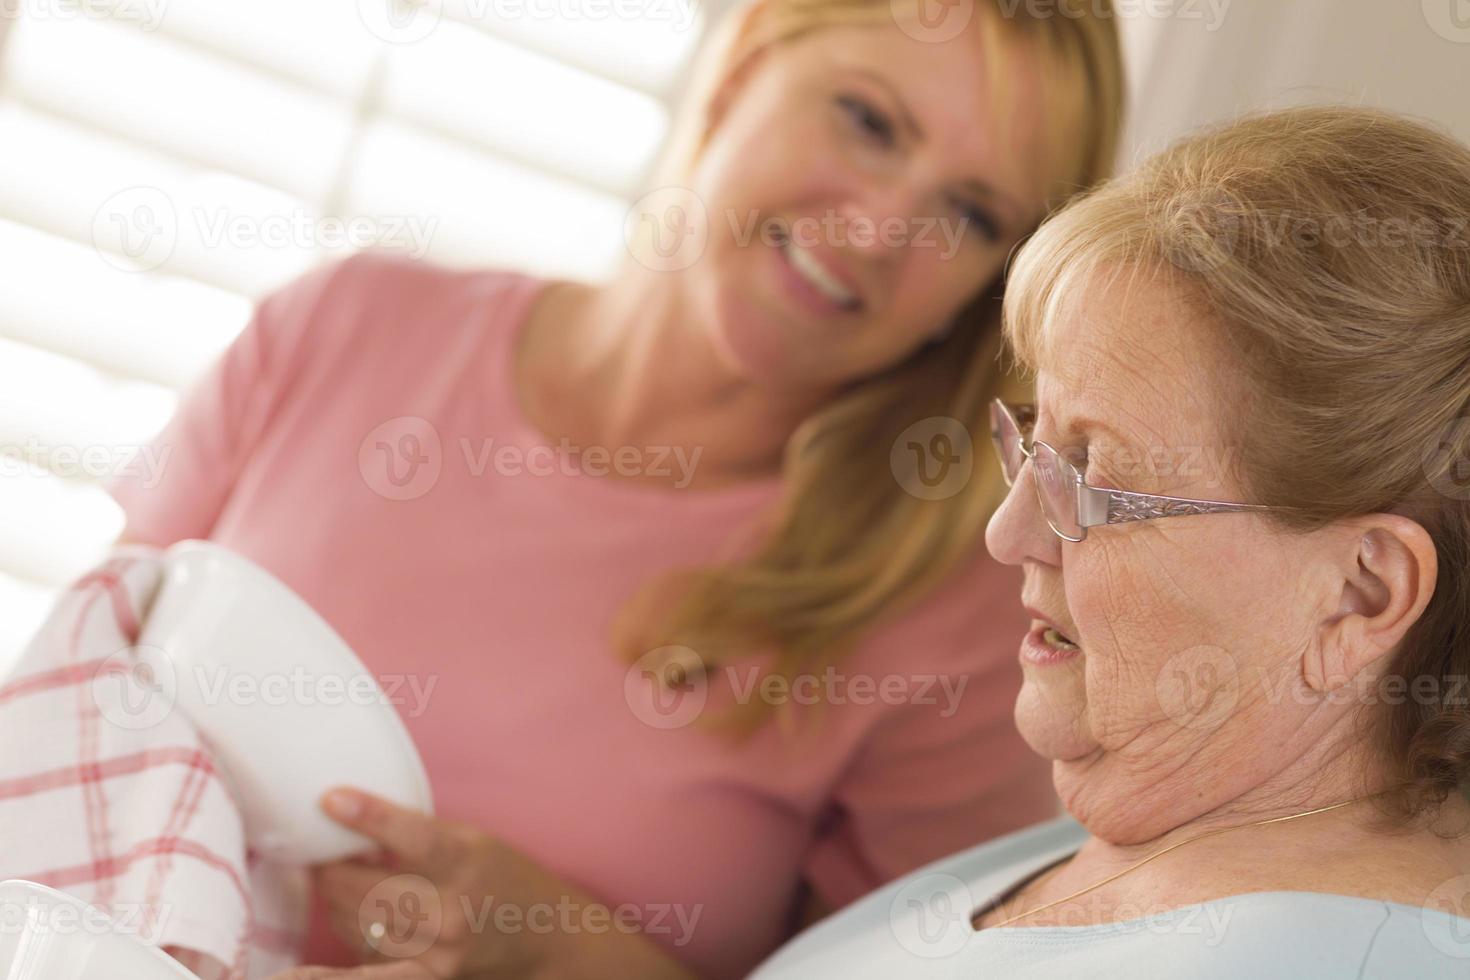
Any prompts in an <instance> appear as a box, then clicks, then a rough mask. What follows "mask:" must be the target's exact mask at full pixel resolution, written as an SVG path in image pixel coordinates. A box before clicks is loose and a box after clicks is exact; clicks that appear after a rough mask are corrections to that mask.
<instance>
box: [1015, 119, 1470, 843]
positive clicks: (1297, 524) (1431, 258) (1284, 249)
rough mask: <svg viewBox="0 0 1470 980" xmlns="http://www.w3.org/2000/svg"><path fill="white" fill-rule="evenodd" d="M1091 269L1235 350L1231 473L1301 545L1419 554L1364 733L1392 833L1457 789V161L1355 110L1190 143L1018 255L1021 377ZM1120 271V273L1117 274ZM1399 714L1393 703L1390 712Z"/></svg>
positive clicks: (1468, 440)
mask: <svg viewBox="0 0 1470 980" xmlns="http://www.w3.org/2000/svg"><path fill="white" fill-rule="evenodd" d="M1104 268H1106V269H1107V270H1109V271H1108V272H1106V273H1104V274H1107V275H1120V274H1132V275H1138V274H1145V275H1163V276H1165V277H1168V278H1169V279H1170V280H1172V281H1175V282H1177V283H1179V284H1181V285H1182V287H1183V288H1184V289H1185V290H1187V292H1188V294H1189V295H1191V296H1193V297H1194V298H1195V299H1197V300H1199V301H1200V302H1199V305H1200V306H1201V308H1202V310H1203V311H1204V313H1205V320H1206V322H1207V323H1209V324H1211V325H1213V326H1218V328H1219V330H1220V331H1221V336H1222V339H1224V340H1226V341H1227V343H1226V344H1225V345H1224V346H1222V347H1221V349H1222V350H1229V351H1232V352H1234V354H1233V356H1235V357H1237V358H1238V365H1234V366H1233V367H1235V368H1237V369H1238V370H1239V371H1240V372H1241V374H1242V376H1243V378H1244V386H1245V389H1246V390H1247V391H1249V404H1237V405H1235V406H1234V409H1233V412H1232V417H1230V418H1228V419H1227V420H1226V422H1227V425H1226V431H1227V433H1228V436H1227V438H1228V439H1229V440H1230V441H1229V443H1228V444H1229V445H1233V446H1239V447H1241V449H1242V453H1241V456H1240V457H1239V458H1238V460H1237V464H1236V475H1237V478H1238V482H1239V483H1240V484H1241V487H1242V491H1243V492H1244V493H1245V494H1246V495H1247V499H1248V501H1250V502H1254V503H1263V504H1271V505H1278V506H1285V507H1291V508H1295V510H1293V511H1279V512H1274V513H1271V514H1270V515H1269V518H1268V519H1270V520H1274V521H1278V522H1280V524H1281V526H1283V527H1287V528H1293V529H1298V530H1302V531H1307V530H1312V529H1316V528H1320V527H1323V526H1326V525H1327V524H1329V523H1331V522H1333V521H1335V520H1339V519H1342V518H1346V517H1350V516H1355V515H1362V514H1370V513H1386V512H1395V513H1399V514H1402V515H1407V516H1410V517H1412V518H1413V519H1414V520H1416V521H1418V522H1419V523H1420V524H1421V525H1422V526H1423V527H1424V528H1425V530H1426V531H1427V532H1428V533H1429V535H1430V536H1431V537H1432V539H1433V540H1434V544H1435V548H1436V551H1437V555H1438V563H1439V570H1438V581H1437V583H1436V586H1435V591H1434V595H1433V597H1432V598H1431V600H1430V602H1429V605H1428V607H1427V608H1426V609H1425V611H1424V614H1423V616H1422V617H1421V618H1420V619H1419V620H1418V622H1416V623H1415V624H1414V626H1413V627H1412V628H1411V630H1410V631H1409V633H1408V634H1407V635H1406V636H1405V638H1404V640H1403V642H1402V644H1401V648H1400V649H1399V651H1398V652H1397V654H1396V661H1395V662H1394V663H1393V664H1392V665H1391V666H1390V668H1389V671H1390V676H1392V677H1396V678H1401V679H1404V680H1406V682H1407V683H1408V684H1409V685H1411V689H1412V685H1414V684H1416V683H1420V682H1419V681H1418V679H1420V678H1424V679H1429V681H1430V682H1429V683H1421V685H1420V691H1423V690H1426V689H1430V690H1433V691H1434V692H1436V693H1435V695H1434V696H1433V697H1424V696H1421V695H1419V694H1415V695H1414V696H1402V697H1400V696H1395V695H1392V692H1391V691H1390V692H1384V694H1385V697H1384V701H1385V702H1387V703H1389V704H1390V705H1391V707H1390V708H1389V710H1387V711H1382V712H1376V713H1372V714H1370V715H1368V716H1367V717H1368V718H1369V720H1370V721H1371V723H1372V724H1373V725H1374V726H1375V729H1376V730H1375V733H1374V737H1375V739H1376V741H1377V743H1378V745H1379V747H1380V748H1381V750H1382V755H1383V757H1384V758H1386V759H1387V760H1389V761H1390V764H1391V766H1392V767H1393V769H1394V770H1395V772H1396V773H1397V775H1398V776H1399V777H1401V778H1402V780H1403V782H1404V785H1405V787H1406V788H1405V790H1404V791H1403V792H1401V793H1398V794H1396V795H1393V796H1391V797H1389V798H1388V801H1387V802H1388V803H1389V806H1388V808H1387V809H1388V810H1389V811H1390V812H1391V813H1394V814H1397V815H1398V816H1399V817H1402V818H1405V819H1407V818H1409V817H1411V816H1413V815H1414V814H1416V813H1419V812H1423V811H1424V810H1425V809H1427V808H1428V807H1431V806H1433V805H1434V804H1436V803H1438V802H1442V801H1443V800H1444V799H1446V798H1447V797H1448V796H1449V795H1450V794H1451V793H1453V792H1454V791H1456V789H1463V788H1464V787H1465V785H1466V780H1467V775H1470V706H1467V698H1470V689H1467V688H1466V687H1465V684H1466V679H1467V677H1470V479H1467V478H1470V472H1466V468H1467V467H1470V148H1467V147H1465V146H1464V145H1462V144H1460V143H1457V142H1455V141H1454V140H1453V139H1451V138H1449V137H1448V136H1446V135H1444V134H1442V133H1440V132H1437V131H1435V130H1434V129H1431V128H1429V127H1427V126H1425V125H1421V124H1419V123H1416V122H1413V121H1410V120H1408V119H1405V118H1402V117H1398V116H1395V115H1392V114H1389V113H1385V112H1381V111H1375V110H1370V109H1363V108H1337V107H1314V108H1300V109H1292V110H1287V111H1281V112H1274V113H1270V114H1265V115H1261V116H1257V117H1253V118H1248V119H1244V120H1241V121H1239V122H1236V123H1233V124H1231V125H1228V126H1225V127H1223V128H1217V129H1213V130H1209V131H1206V132H1203V133H1201V134H1199V135H1197V136H1194V137H1192V138H1189V139H1186V140H1184V141H1183V142H1181V143H1179V144H1177V145H1175V146H1174V147H1172V148H1170V149H1169V150H1167V151H1165V152H1164V153H1162V154H1160V155H1159V156H1156V157H1154V158H1152V159H1151V160H1149V161H1148V162H1146V163H1145V164H1144V165H1143V166H1142V167H1141V168H1140V169H1138V170H1136V171H1134V172H1132V173H1130V174H1129V175H1127V176H1125V177H1122V178H1119V179H1118V180H1116V181H1114V182H1112V183H1109V184H1107V185H1104V186H1103V187H1101V188H1100V189H1098V190H1097V191H1096V192H1095V193H1093V194H1091V195H1089V196H1087V197H1086V198H1083V199H1080V200H1078V201H1076V202H1074V204H1073V205H1072V206H1071V207H1069V208H1067V209H1065V210H1064V211H1062V212H1060V213H1059V214H1057V215H1055V216H1054V217H1053V218H1052V219H1051V220H1050V221H1048V222H1047V223H1046V224H1044V225H1043V227H1042V228H1041V229H1040V230H1039V231H1038V232H1037V233H1036V235H1034V236H1033V237H1032V239H1031V240H1030V241H1029V242H1028V243H1027V244H1026V245H1025V246H1024V247H1023V248H1022V249H1021V250H1020V251H1019V252H1018V253H1017V255H1016V257H1015V261H1014V263H1013V266H1012V268H1011V270H1010V276H1009V287H1008V291H1007V296H1006V309H1005V330H1006V335H1007V338H1008V340H1009V341H1010V343H1011V345H1012V346H1013V348H1014V350H1015V352H1016V353H1017V355H1018V356H1019V358H1020V360H1021V362H1022V364H1023V366H1025V367H1027V368H1033V369H1034V368H1037V367H1038V366H1040V365H1043V364H1045V363H1047V362H1048V361H1049V360H1050V359H1051V358H1052V357H1053V356H1054V352H1053V351H1051V350H1050V349H1049V338H1050V337H1051V336H1052V333H1051V331H1049V330H1048V326H1049V324H1051V323H1053V322H1055V321H1056V318H1057V315H1058V313H1059V312H1060V311H1061V310H1062V309H1064V308H1065V306H1066V305H1067V304H1068V303H1070V302H1071V301H1072V300H1073V299H1074V298H1075V296H1076V295H1077V294H1078V292H1079V287H1080V286H1081V284H1083V283H1085V282H1087V281H1088V280H1089V279H1090V278H1092V277H1093V274H1094V273H1095V272H1100V271H1101V270H1103V269H1104ZM1130 270H1131V272H1130ZM1400 694H1402V692H1400Z"/></svg>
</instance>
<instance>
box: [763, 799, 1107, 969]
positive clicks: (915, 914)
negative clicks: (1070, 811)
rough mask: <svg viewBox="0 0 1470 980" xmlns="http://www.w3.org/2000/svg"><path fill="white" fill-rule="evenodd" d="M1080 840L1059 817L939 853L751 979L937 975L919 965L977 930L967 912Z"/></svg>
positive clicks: (821, 926) (1076, 828) (825, 923)
mask: <svg viewBox="0 0 1470 980" xmlns="http://www.w3.org/2000/svg"><path fill="white" fill-rule="evenodd" d="M1086 839H1087V831H1086V830H1085V829H1084V828H1083V827H1082V826H1081V825H1080V824H1079V823H1077V821H1076V820H1074V819H1072V818H1071V817H1069V816H1062V817H1057V818H1055V819H1053V820H1047V821H1044V822H1042V823H1038V824H1033V825H1032V826H1030V827H1026V828H1024V829H1022V830H1018V831H1015V832H1014V833H1010V834H1006V835H1004V836H1002V837H996V838H993V839H991V840H989V841H986V842H984V843H982V844H977V845H975V846H973V847H970V848H967V849H965V850H962V851H957V852H955V853H954V854H950V855H948V856H946V857H943V858H940V859H939V860H937V861H933V862H931V863H929V864H927V865H924V866H923V867H921V868H919V869H917V870H915V871H913V872H910V873H909V874H906V875H903V876H902V877H900V878H897V879H895V880H893V881H891V882H889V883H888V884H887V885H884V886H883V887H881V888H878V889H876V890H875V891H872V892H869V893H868V894H867V895H865V896H863V897H862V898H860V899H858V900H857V901H856V902H853V903H852V904H851V905H849V906H847V907H846V908H844V909H842V910H840V911H839V912H837V913H835V914H833V915H831V916H828V917H827V918H826V919H823V920H822V921H821V922H819V923H817V924H816V925H814V926H813V927H811V928H810V929H808V930H806V931H805V932H803V933H802V934H801V935H800V936H798V937H796V938H795V939H794V940H792V941H791V942H790V943H788V944H787V945H786V946H784V947H782V948H781V949H780V950H778V951H777V952H776V954H775V955H774V956H772V957H771V958H770V959H769V960H767V961H766V962H765V963H764V964H762V966H761V968H760V969H759V970H758V971H757V972H756V973H755V974H754V975H753V977H752V980H782V978H785V977H791V978H797V977H801V978H804V980H822V978H825V977H844V978H849V977H852V978H858V977H888V976H900V975H902V976H914V977H923V976H931V975H932V976H938V975H939V974H930V973H926V972H925V970H924V969H923V967H924V965H925V964H926V963H929V964H935V963H942V962H943V961H944V960H945V959H947V958H948V957H949V956H950V955H952V954H954V953H956V952H959V951H960V950H961V949H962V948H963V947H964V946H965V945H966V944H967V943H968V941H969V940H970V938H971V937H972V936H974V935H975V934H974V932H973V930H971V929H970V926H969V913H970V911H972V910H973V909H975V908H977V907H979V906H980V905H981V904H982V903H983V902H984V901H985V900H987V899H988V898H990V897H991V895H992V894H993V893H996V892H1001V891H1004V890H1005V888H1006V887H1008V886H1009V885H1010V884H1011V883H1012V882H1014V881H1015V880H1017V879H1019V878H1021V877H1024V876H1025V875H1027V874H1030V873H1031V872H1033V871H1035V870H1037V869H1039V868H1041V867H1044V866H1046V865H1047V864H1048V863H1050V862H1052V861H1055V860H1056V859H1057V858H1059V857H1062V856H1064V855H1066V854H1068V853H1071V852H1072V851H1075V850H1076V849H1077V848H1078V847H1080V846H1081V845H1082V843H1083V841H1085V840H1086ZM945 975H950V974H945ZM955 975H958V974H955ZM976 975H977V976H979V975H989V974H988V973H987V974H976Z"/></svg>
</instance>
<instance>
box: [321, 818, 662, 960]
mask: <svg viewBox="0 0 1470 980" xmlns="http://www.w3.org/2000/svg"><path fill="white" fill-rule="evenodd" d="M322 804H323V809H324V810H325V811H326V813H327V814H328V815H329V816H331V817H332V818H333V819H334V820H336V821H337V822H338V823H340V824H342V825H343V826H345V827H348V828H350V829H352V830H355V831H357V832H358V833H361V834H363V835H364V836H367V837H370V838H372V839H373V840H375V841H377V842H378V843H379V844H381V845H382V846H383V851H382V852H381V853H379V854H377V855H372V856H369V857H367V858H358V859H354V860H348V861H339V862H336V863H333V864H327V865H318V866H317V867H316V868H314V869H313V877H314V879H315V883H316V886H317V888H318V890H319V891H320V892H321V894H322V896H323V897H324V898H325V899H326V902H327V905H328V907H329V916H330V919H331V922H332V927H333V930H334V931H335V932H336V933H337V935H338V936H339V937H341V938H342V939H343V940H344V941H346V942H347V943H349V944H350V945H352V946H354V947H356V948H358V949H360V950H362V951H363V954H364V956H365V958H368V959H374V958H377V957H387V958H390V959H407V960H412V961H414V962H416V963H418V964H421V965H422V966H424V967H427V968H428V969H429V970H430V971H432V973H433V975H434V976H436V977H455V976H466V975H473V976H476V977H487V978H493V977H524V978H534V977H557V978H568V980H570V978H575V977H579V976H587V977H597V978H599V980H612V978H616V977H624V976H626V977H637V978H639V980H656V978H662V977H681V978H684V977H688V976H690V974H688V973H687V972H686V971H685V970H684V969H683V968H682V967H681V966H680V965H679V964H678V963H676V961H674V960H673V959H672V958H671V957H669V956H668V955H667V954H666V953H664V952H663V951H662V950H661V949H660V948H659V947H657V946H656V945H655V944H654V943H652V942H651V941H649V940H648V939H647V938H646V937H644V936H642V935H636V934H632V933H631V932H628V931H619V930H616V929H613V930H601V931H596V932H593V931H591V930H587V929H580V928H577V927H576V925H575V924H573V925H572V928H570V929H562V928H560V924H559V923H557V922H554V921H553V922H551V923H545V922H542V921H541V920H537V919H533V915H534V914H535V912H534V911H533V910H542V909H555V910H559V909H563V908H567V907H572V908H577V909H580V910H587V909H590V908H594V907H595V908H597V909H598V910H600V911H602V912H604V913H605V912H606V909H605V906H602V903H600V902H599V901H598V900H597V899H595V898H592V897H591V896H588V895H586V894H585V893H583V892H581V891H580V890H578V889H576V888H574V887H573V886H571V885H570V884H568V883H566V882H564V881H561V880H559V879H557V878H556V877H555V876H554V875H552V874H550V873H549V872H547V871H545V870H544V869H542V868H540V867H539V866H538V865H536V864H535V862H533V861H531V860H530V859H529V858H527V857H525V856H524V855H522V854H520V853H519V852H517V851H516V850H515V849H514V848H512V847H510V846H509V845H507V844H505V843H504V842H503V841H500V840H498V839H496V838H494V837H491V836H489V835H488V834H485V833H483V832H481V831H479V830H477V829H476V828H474V827H470V826H467V825H464V824H458V823H453V822H451V821H447V820H439V819H436V818H434V817H430V816H427V815H425V814H422V813H417V812H414V811H412V810H406V809H404V808H402V807H399V806H395V805H394V804H392V803H389V802H388V801H387V800H383V799H380V798H378V797H375V796H371V795H369V794H367V793H362V792H358V791H356V790H346V789H338V790H334V791H332V792H331V793H328V794H326V796H324V797H323V800H322ZM507 907H510V908H511V910H512V911H513V912H514V913H515V914H514V915H513V916H511V917H510V918H507V917H505V916H504V915H503V914H502V913H504V912H505V911H507ZM547 918H552V917H550V916H548V917H547ZM604 921H605V919H604ZM507 922H510V923H511V924H512V925H511V926H507V925H505V923H507Z"/></svg>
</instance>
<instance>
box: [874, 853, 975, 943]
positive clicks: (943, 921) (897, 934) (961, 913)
mask: <svg viewBox="0 0 1470 980" xmlns="http://www.w3.org/2000/svg"><path fill="white" fill-rule="evenodd" d="M974 907H975V901H974V896H973V895H971V894H970V886H969V885H967V884H965V883H964V882H963V881H961V880H960V879H959V878H956V877H955V876H954V875H948V874H926V875H919V876H917V877H915V878H914V879H913V880H912V881H910V882H908V883H907V884H906V885H904V886H903V887H902V888H900V889H899V890H898V891H897V892H895V893H894V896H893V901H891V902H890V903H889V905H888V925H889V928H890V929H892V930H893V937H894V938H895V939H897V940H898V944H899V945H900V946H902V947H903V948H904V949H906V950H908V951H909V952H910V953H913V954H914V955H915V956H922V957H924V958H925V959H940V958H943V957H945V956H953V955H954V954H955V953H958V952H959V951H960V950H961V949H963V948H964V946H965V944H966V943H968V942H969V941H970V937H971V936H973V935H974V934H975V933H974V930H973V929H972V928H971V927H970V912H971V910H972V909H974Z"/></svg>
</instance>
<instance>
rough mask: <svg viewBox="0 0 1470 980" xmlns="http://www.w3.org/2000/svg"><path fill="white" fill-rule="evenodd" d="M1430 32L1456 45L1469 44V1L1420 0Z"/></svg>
mask: <svg viewBox="0 0 1470 980" xmlns="http://www.w3.org/2000/svg"><path fill="white" fill-rule="evenodd" d="M1420 6H1421V7H1422V8H1423V10H1424V22H1425V23H1426V24H1428V25H1429V28H1430V30H1432V31H1434V33H1436V34H1438V35H1439V36H1440V37H1442V38H1444V39H1445V40H1446V41H1454V42H1455V43H1456V44H1470V0H1421V3H1420Z"/></svg>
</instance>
